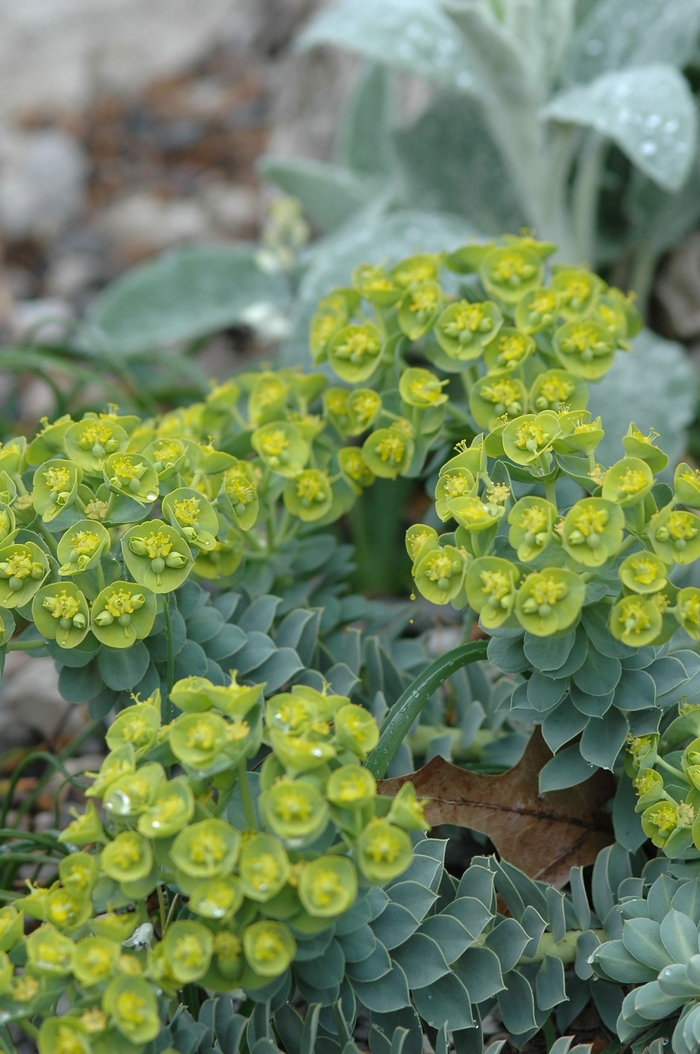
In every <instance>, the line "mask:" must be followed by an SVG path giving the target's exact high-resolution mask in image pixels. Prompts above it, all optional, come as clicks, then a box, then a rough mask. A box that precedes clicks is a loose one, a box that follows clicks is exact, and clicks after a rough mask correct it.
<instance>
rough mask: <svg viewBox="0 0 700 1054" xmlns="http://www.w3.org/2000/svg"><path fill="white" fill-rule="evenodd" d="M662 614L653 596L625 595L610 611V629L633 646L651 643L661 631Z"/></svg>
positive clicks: (613, 633) (616, 637)
mask: <svg viewBox="0 0 700 1054" xmlns="http://www.w3.org/2000/svg"><path fill="white" fill-rule="evenodd" d="M661 624H662V616H661V612H660V611H659V608H658V607H657V605H656V604H655V603H654V600H653V599H652V598H647V597H644V596H629V597H623V598H622V600H619V601H618V602H617V604H615V606H614V607H613V609H612V611H611V612H610V631H611V633H612V635H613V637H615V639H616V640H620V641H622V643H623V644H628V645H630V646H631V647H633V648H641V647H642V645H644V644H651V643H652V641H653V640H655V639H656V637H658V635H659V633H660V632H661Z"/></svg>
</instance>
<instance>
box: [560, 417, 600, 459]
mask: <svg viewBox="0 0 700 1054" xmlns="http://www.w3.org/2000/svg"><path fill="white" fill-rule="evenodd" d="M559 425H560V427H561V433H562V434H561V436H560V437H559V439H555V440H554V450H555V452H556V453H557V454H590V453H591V452H592V451H593V450H595V448H596V447H597V446H598V444H599V443H600V441H601V440H602V438H603V436H604V435H605V432H604V430H603V428H602V424H601V419H600V417H596V418H595V420H592V419H591V415H590V413H589V412H588V410H569V411H568V412H566V413H562V414H560V415H559Z"/></svg>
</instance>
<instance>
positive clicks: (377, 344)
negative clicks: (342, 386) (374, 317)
mask: <svg viewBox="0 0 700 1054" xmlns="http://www.w3.org/2000/svg"><path fill="white" fill-rule="evenodd" d="M383 350H384V345H383V343H382V334H381V332H380V330H379V329H378V328H377V326H375V325H374V324H373V323H372V322H365V323H363V324H362V325H350V326H343V328H342V329H341V330H339V331H338V332H337V333H336V334H335V336H334V337H333V338H332V339H331V340H330V341H329V344H328V361H329V363H330V365H331V368H332V369H333V371H334V372H335V373H336V374H337V375H338V376H339V377H340V378H341V380H343V381H347V382H348V384H359V383H361V382H362V381H367V380H369V378H370V377H371V376H372V374H373V373H374V371H375V370H376V369H377V366H378V365H379V363H380V361H381V357H382V351H383Z"/></svg>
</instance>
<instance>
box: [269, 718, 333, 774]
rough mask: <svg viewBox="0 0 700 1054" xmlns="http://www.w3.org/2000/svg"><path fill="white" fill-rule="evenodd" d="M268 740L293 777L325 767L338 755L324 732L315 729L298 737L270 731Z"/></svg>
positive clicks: (289, 733)
mask: <svg viewBox="0 0 700 1054" xmlns="http://www.w3.org/2000/svg"><path fill="white" fill-rule="evenodd" d="M268 738H269V741H270V746H271V747H272V749H273V751H274V752H275V754H276V756H277V760H278V761H279V762H280V764H281V765H282V766H283V768H284V769H285V770H286V771H287V772H288V773H290V774H292V775H296V774H298V773H301V772H309V771H310V770H311V769H316V768H318V767H319V766H320V765H325V764H326V762H327V761H330V760H331V759H332V758H334V757H335V754H336V751H335V747H334V746H333V744H332V743H330V742H328V740H327V739H326V736H325V734H324V732H316V731H314V730H313V729H311V730H309V731H306V730H305V731H303V732H301V733H299V734H298V735H295V734H294V733H291V732H277V731H275V730H274V729H269V730H268Z"/></svg>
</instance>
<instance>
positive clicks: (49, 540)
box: [36, 517, 58, 556]
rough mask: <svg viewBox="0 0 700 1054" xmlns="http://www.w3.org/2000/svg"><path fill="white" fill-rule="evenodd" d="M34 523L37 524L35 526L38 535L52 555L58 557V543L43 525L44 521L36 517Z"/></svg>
mask: <svg viewBox="0 0 700 1054" xmlns="http://www.w3.org/2000/svg"><path fill="white" fill-rule="evenodd" d="M36 523H37V526H38V528H39V533H40V534H41V535H42V537H43V539H44V541H45V542H46V544H47V545H48V547H49V549H50V550H51V552H52V554H53V555H54V556H57V555H58V542H57V541H56V539H55V538H54V536H53V535H52V533H51V531H50V530H49V529H48V527H47V526H46V524H45V523H44V521H43V520H42V519H40V518H39V517H37V521H36Z"/></svg>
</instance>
